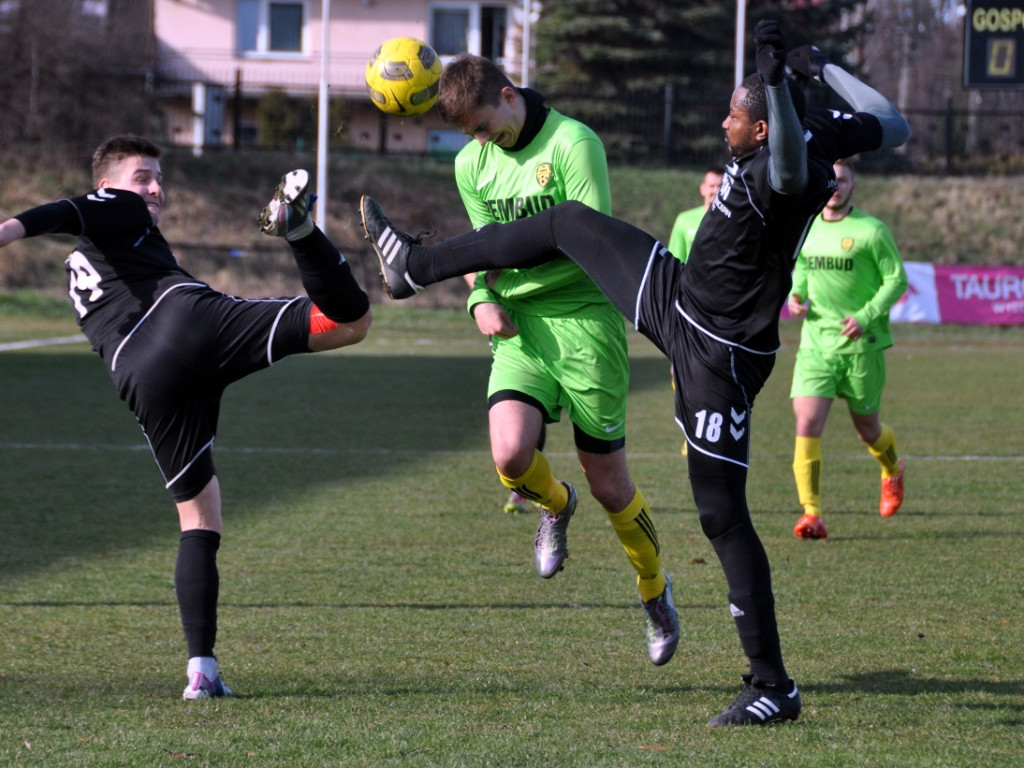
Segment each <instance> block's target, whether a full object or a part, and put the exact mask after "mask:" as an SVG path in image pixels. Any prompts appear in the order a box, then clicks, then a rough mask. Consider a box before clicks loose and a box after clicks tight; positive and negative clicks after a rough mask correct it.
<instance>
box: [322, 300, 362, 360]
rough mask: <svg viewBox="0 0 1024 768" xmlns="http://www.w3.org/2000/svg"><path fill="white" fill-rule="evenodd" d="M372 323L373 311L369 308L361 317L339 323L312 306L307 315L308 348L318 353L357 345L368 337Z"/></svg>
mask: <svg viewBox="0 0 1024 768" xmlns="http://www.w3.org/2000/svg"><path fill="white" fill-rule="evenodd" d="M372 322H373V311H372V310H371V309H370V308H369V306H367V308H366V311H365V312H364V313H363V314H362V316H361V317H358V318H356V319H355V320H351V321H348V322H343V323H340V322H338V321H336V320H332V319H331V318H329V317H327V316H326V315H324V314H323V312H321V311H320V310H319V309H317V307H316V305H314V306H313V307H312V308H311V309H310V313H309V348H310V349H311V350H312V351H314V352H320V351H323V350H327V349H337V348H339V347H348V346H351V345H353V344H358V343H359V342H361V341H363V340H364V339H365V338H366V337H367V335H369V333H370V324H371V323H372Z"/></svg>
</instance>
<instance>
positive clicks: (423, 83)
mask: <svg viewBox="0 0 1024 768" xmlns="http://www.w3.org/2000/svg"><path fill="white" fill-rule="evenodd" d="M365 79H366V90H367V91H368V92H369V93H370V99H371V100H372V101H373V103H374V105H376V107H377V108H378V109H380V110H381V111H382V112H387V113H388V114H389V115H400V116H406V115H422V114H423V113H424V112H426V111H427V110H428V109H430V108H431V107H432V106H434V103H435V102H436V101H437V90H438V82H439V81H440V79H441V59H440V58H439V57H438V55H437V53H436V52H435V51H434V49H433V48H431V47H430V46H429V45H427V44H426V43H424V42H423V41H422V40H417V39H416V38H414V37H393V38H391V39H390V40H385V41H384V42H383V43H381V44H380V47H378V48H377V50H376V51H374V52H373V55H372V56H371V57H370V60H369V61H368V62H367V64H366V75H365Z"/></svg>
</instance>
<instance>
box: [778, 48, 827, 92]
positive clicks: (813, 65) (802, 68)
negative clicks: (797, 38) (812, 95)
mask: <svg viewBox="0 0 1024 768" xmlns="http://www.w3.org/2000/svg"><path fill="white" fill-rule="evenodd" d="M830 63H831V62H830V61H829V60H828V57H827V56H826V55H825V54H824V53H822V52H821V49H820V48H818V46H816V45H801V46H800V47H799V48H794V49H793V50H791V51H790V52H789V54H788V55H787V56H786V69H788V70H789V71H790V73H792V74H795V75H799V76H800V77H805V78H807V79H808V80H813V81H814V82H816V83H821V82H823V80H822V78H823V75H822V70H824V69H825V65H826V64H830Z"/></svg>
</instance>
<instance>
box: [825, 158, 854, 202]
mask: <svg viewBox="0 0 1024 768" xmlns="http://www.w3.org/2000/svg"><path fill="white" fill-rule="evenodd" d="M833 170H834V171H835V173H836V191H835V192H833V193H832V197H830V198H829V199H828V202H827V203H825V207H826V208H829V209H831V210H833V211H835V212H837V213H838V212H843V213H845V212H847V211H848V210H849V209H850V206H852V205H853V192H854V190H856V189H857V183H856V182H855V181H854V180H853V169H852V168H850V166H848V165H836V166H833Z"/></svg>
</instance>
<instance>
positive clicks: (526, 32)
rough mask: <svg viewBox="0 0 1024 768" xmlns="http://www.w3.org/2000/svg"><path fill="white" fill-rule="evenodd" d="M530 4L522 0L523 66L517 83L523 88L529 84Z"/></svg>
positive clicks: (528, 1)
mask: <svg viewBox="0 0 1024 768" xmlns="http://www.w3.org/2000/svg"><path fill="white" fill-rule="evenodd" d="M532 5H533V4H532V3H531V2H530V0H523V66H522V70H521V75H520V77H519V83H520V85H522V86H523V88H528V87H529V86H530V47H531V43H530V27H531V26H532V22H531V21H530V14H532V13H533V7H532Z"/></svg>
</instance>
